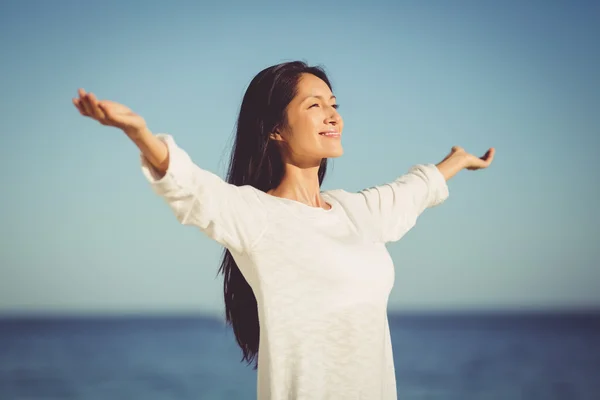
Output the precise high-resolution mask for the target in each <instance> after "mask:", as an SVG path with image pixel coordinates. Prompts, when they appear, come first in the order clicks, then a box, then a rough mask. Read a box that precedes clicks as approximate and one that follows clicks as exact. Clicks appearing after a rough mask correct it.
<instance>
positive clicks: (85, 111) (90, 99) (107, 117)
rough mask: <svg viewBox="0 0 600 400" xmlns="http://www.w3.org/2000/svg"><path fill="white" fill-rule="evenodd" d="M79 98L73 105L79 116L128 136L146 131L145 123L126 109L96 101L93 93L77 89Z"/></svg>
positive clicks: (105, 101) (114, 104)
mask: <svg viewBox="0 0 600 400" xmlns="http://www.w3.org/2000/svg"><path fill="white" fill-rule="evenodd" d="M78 93H79V98H74V99H73V104H74V105H75V107H77V109H78V110H79V112H80V113H81V115H83V116H86V117H90V118H92V119H95V120H96V121H98V122H100V123H101V124H102V125H106V126H114V127H115V128H119V129H122V130H123V132H125V133H126V134H127V135H128V136H135V135H136V134H137V133H139V132H143V131H144V130H145V129H146V121H145V120H144V118H142V117H141V116H139V115H137V114H136V113H134V112H133V111H131V110H130V109H129V108H128V107H126V106H124V105H122V104H119V103H115V102H114V101H110V100H98V99H97V98H96V96H94V94H93V93H91V92H90V93H86V92H85V90H83V89H79V91H78Z"/></svg>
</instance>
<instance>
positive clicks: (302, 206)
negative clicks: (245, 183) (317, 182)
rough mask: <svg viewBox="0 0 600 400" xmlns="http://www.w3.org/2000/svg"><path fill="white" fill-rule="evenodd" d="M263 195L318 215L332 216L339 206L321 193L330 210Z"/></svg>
mask: <svg viewBox="0 0 600 400" xmlns="http://www.w3.org/2000/svg"><path fill="white" fill-rule="evenodd" d="M263 193H264V194H265V195H267V196H269V197H272V198H273V199H275V200H277V201H280V202H282V203H286V204H289V205H292V206H294V207H296V208H298V209H302V210H306V211H308V212H314V213H317V214H331V213H333V212H334V211H335V209H336V208H337V204H336V202H335V200H334V199H333V198H332V197H331V196H330V195H329V194H328V193H327V192H321V196H322V197H323V199H324V200H325V203H327V204H328V205H329V209H328V210H326V209H324V208H323V207H313V206H309V205H308V204H304V203H302V202H299V201H298V200H292V199H287V198H285V197H278V196H273V195H272V194H268V193H266V192H263Z"/></svg>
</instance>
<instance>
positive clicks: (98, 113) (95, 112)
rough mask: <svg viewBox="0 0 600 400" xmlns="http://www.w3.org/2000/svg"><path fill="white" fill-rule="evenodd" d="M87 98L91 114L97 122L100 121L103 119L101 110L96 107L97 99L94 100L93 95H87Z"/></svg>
mask: <svg viewBox="0 0 600 400" xmlns="http://www.w3.org/2000/svg"><path fill="white" fill-rule="evenodd" d="M87 98H88V100H89V104H90V107H91V110H92V114H93V115H94V118H95V119H97V120H99V121H100V120H102V119H104V113H103V112H102V110H101V109H100V107H98V99H97V98H96V96H95V95H94V93H91V92H90V93H89V94H88V95H87Z"/></svg>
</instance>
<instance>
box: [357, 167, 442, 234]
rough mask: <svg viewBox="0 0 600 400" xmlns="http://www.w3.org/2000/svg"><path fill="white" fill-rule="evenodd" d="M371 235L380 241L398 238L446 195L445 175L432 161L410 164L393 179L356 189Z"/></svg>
mask: <svg viewBox="0 0 600 400" xmlns="http://www.w3.org/2000/svg"><path fill="white" fill-rule="evenodd" d="M359 194H360V195H361V196H362V200H363V202H364V204H365V205H366V210H367V214H368V215H367V217H368V219H369V220H370V221H371V222H372V224H373V229H374V230H375V236H376V237H379V239H380V240H381V241H382V242H384V243H387V242H395V241H397V240H400V238H402V236H404V235H405V234H406V233H407V232H408V231H409V230H410V229H411V228H412V227H413V226H414V225H415V224H416V222H417V218H418V217H419V216H420V215H421V213H423V211H425V209H427V208H429V207H434V206H437V205H439V204H441V203H443V202H444V201H445V200H446V199H447V198H448V195H449V192H448V185H447V183H446V179H445V178H444V176H443V175H442V174H441V172H440V171H439V170H438V168H437V167H436V166H435V165H434V164H420V165H415V166H413V167H411V168H410V169H409V171H408V173H406V174H404V175H402V176H400V177H398V178H397V179H395V180H394V181H393V182H391V183H388V184H384V185H380V186H376V187H372V188H368V189H364V190H362V191H360V192H359Z"/></svg>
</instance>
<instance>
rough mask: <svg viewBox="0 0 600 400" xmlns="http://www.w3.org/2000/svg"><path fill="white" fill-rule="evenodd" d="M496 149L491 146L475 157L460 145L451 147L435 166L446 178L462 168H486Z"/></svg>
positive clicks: (472, 169)
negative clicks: (480, 155)
mask: <svg viewBox="0 0 600 400" xmlns="http://www.w3.org/2000/svg"><path fill="white" fill-rule="evenodd" d="M495 152H496V150H495V149H494V148H493V147H490V149H489V150H488V151H487V152H486V153H485V154H484V155H483V156H482V157H477V156H474V155H472V154H469V153H467V152H466V151H465V149H463V148H462V147H460V146H454V147H452V150H451V151H450V154H448V155H447V156H446V158H444V159H443V160H442V161H441V162H440V163H439V164H436V167H437V168H438V169H439V171H440V172H441V173H442V175H443V176H444V178H445V179H446V180H449V179H450V178H452V177H453V176H454V175H456V174H457V173H458V172H459V171H461V170H462V169H468V170H471V171H474V170H476V169H482V168H487V167H489V166H490V164H491V163H492V160H493V159H494V153H495Z"/></svg>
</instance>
